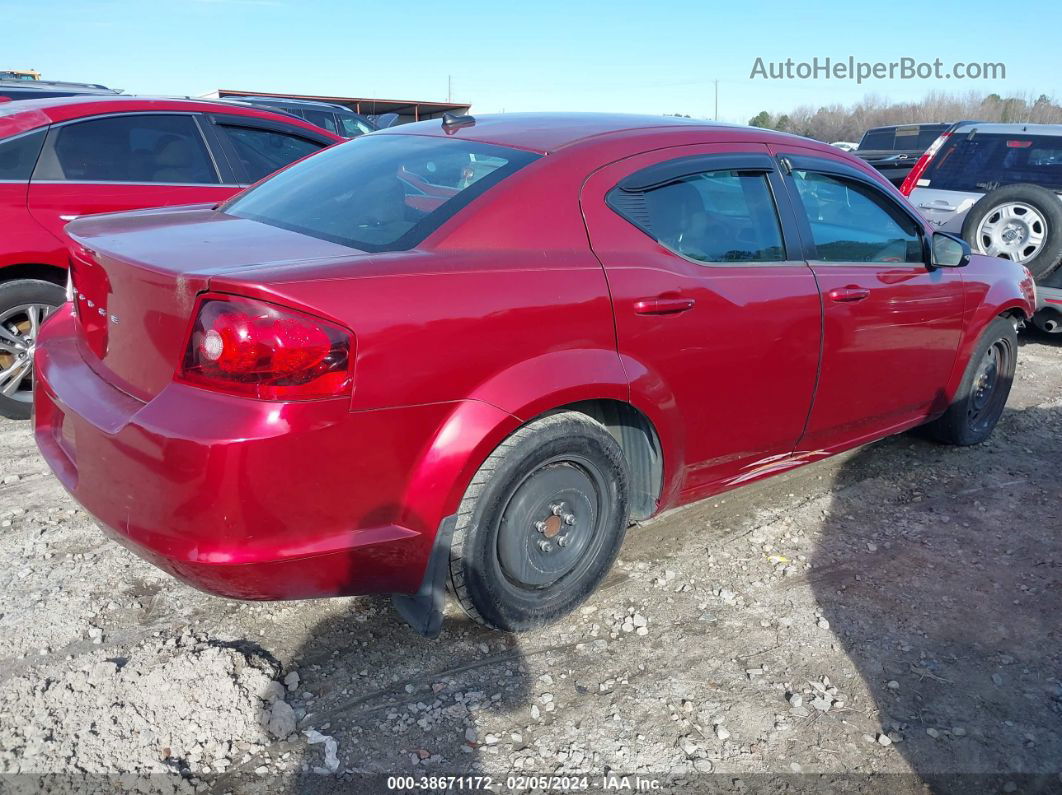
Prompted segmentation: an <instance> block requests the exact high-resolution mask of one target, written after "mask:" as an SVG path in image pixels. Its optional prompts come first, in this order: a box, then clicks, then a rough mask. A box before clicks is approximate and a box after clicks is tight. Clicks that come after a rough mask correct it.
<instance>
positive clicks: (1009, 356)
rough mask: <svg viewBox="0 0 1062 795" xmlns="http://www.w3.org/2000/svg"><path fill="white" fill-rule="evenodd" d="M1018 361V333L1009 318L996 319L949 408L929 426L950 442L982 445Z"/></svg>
mask: <svg viewBox="0 0 1062 795" xmlns="http://www.w3.org/2000/svg"><path fill="white" fill-rule="evenodd" d="M1017 363H1018V332H1017V329H1016V328H1015V326H1014V321H1013V320H1012V319H1011V318H1009V317H997V318H996V319H995V320H993V321H992V322H991V323H990V324H989V326H988V328H987V329H985V332H984V334H982V335H981V339H980V340H979V341H978V343H977V347H976V348H975V349H974V351H973V354H972V355H971V356H970V361H969V364H967V366H966V373H965V374H964V375H963V379H962V382H961V383H960V384H959V389H958V391H957V392H956V394H955V399H954V400H953V401H952V403H951V405H950V406H949V407H948V410H947V411H946V412H945V413H944V415H943V416H941V417H940V418H939V419H937V420H934V421H933V422H931V423H929V425H927V426H926V430H927V431H928V433H929V434H930V435H931V436H932V437H933V438H935V439H937V440H938V441H941V442H945V443H947V444H956V445H971V444H979V443H980V442H983V441H984V440H985V439H987V438H988V437H989V435H990V434H991V433H992V431H993V429H994V428H995V427H996V423H998V422H999V418H1000V417H1002V416H1003V410H1004V409H1005V408H1006V405H1007V398H1008V397H1009V396H1010V388H1011V385H1012V384H1013V382H1014V370H1015V368H1016V367H1017Z"/></svg>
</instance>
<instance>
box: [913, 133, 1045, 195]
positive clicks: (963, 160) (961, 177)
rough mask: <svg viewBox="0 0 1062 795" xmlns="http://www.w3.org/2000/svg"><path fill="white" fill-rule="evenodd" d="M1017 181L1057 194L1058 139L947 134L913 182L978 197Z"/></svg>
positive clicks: (1034, 136)
mask: <svg viewBox="0 0 1062 795" xmlns="http://www.w3.org/2000/svg"><path fill="white" fill-rule="evenodd" d="M1018 182H1031V183H1033V184H1034V185H1041V186H1043V187H1045V188H1048V189H1051V190H1058V191H1062V136H1052V135H1024V134H1021V133H1014V134H1004V133H980V132H976V131H974V132H973V133H963V134H961V135H953V136H952V137H951V138H949V139H948V141H947V143H945V144H944V146H943V147H941V150H940V151H939V152H938V153H937V156H936V157H934V158H933V159H932V160H931V161H929V166H928V167H927V168H926V170H925V172H924V173H923V174H922V179H920V180H919V182H918V184H919V186H920V187H932V188H938V189H940V190H957V191H968V192H971V193H973V192H981V193H983V192H987V191H990V190H995V189H996V188H998V187H1001V186H1003V185H1013V184H1015V183H1018Z"/></svg>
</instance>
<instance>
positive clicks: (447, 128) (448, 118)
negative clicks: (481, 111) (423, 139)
mask: <svg viewBox="0 0 1062 795" xmlns="http://www.w3.org/2000/svg"><path fill="white" fill-rule="evenodd" d="M475 124H476V117H475V116H473V115H471V114H465V115H464V116H461V115H458V114H457V113H454V112H453V111H449V110H448V111H446V112H445V113H444V114H443V115H442V128H443V132H444V133H446V134H447V135H452V134H453V133H455V132H457V131H458V130H460V129H461V128H462V127H473V126H475Z"/></svg>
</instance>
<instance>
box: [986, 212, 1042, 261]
mask: <svg viewBox="0 0 1062 795" xmlns="http://www.w3.org/2000/svg"><path fill="white" fill-rule="evenodd" d="M1046 237H1047V221H1046V220H1044V217H1043V216H1042V215H1041V214H1040V213H1039V211H1037V209H1036V208H1035V207H1033V206H1032V205H1029V204H1025V203H1024V202H1006V203H1005V204H1000V205H999V206H997V207H995V208H993V210H992V211H991V212H989V213H988V215H986V216H985V217H984V219H982V221H981V223H980V225H978V227H977V242H978V244H979V247H980V249H981V251H983V252H984V253H985V254H988V255H990V256H993V257H1002V258H1004V259H1009V260H1011V261H1012V262H1026V261H1028V260H1030V259H1032V258H1033V257H1035V256H1036V255H1037V254H1038V253H1039V252H1040V249H1042V248H1043V246H1044V240H1045V239H1046Z"/></svg>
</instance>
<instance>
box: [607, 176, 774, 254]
mask: <svg viewBox="0 0 1062 795" xmlns="http://www.w3.org/2000/svg"><path fill="white" fill-rule="evenodd" d="M623 193H624V192H623V191H622V190H621V189H620V188H616V189H614V190H613V191H612V192H611V193H610V194H609V197H608V201H609V204H610V205H611V206H612V207H613V209H615V210H616V211H617V212H619V213H620V214H621V215H623V216H624V217H625V218H627V220H629V221H632V223H634V224H635V225H636V226H638V227H639V228H641V229H642V230H643V231H644V232H646V233H647V234H649V235H650V236H651V237H653V238H654V239H656V241H657V242H659V243H660V244H661V245H663V246H665V247H666V248H669V249H670V250H671V251H674V252H675V253H676V254H680V255H681V256H683V257H686V258H687V259H691V260H694V261H696V262H705V263H740V262H781V261H783V260H784V259H785V247H784V245H783V243H782V228H781V225H780V223H779V221H778V212H777V210H776V209H775V205H774V198H773V197H772V195H771V189H770V185H769V184H768V182H767V175H766V174H764V173H762V172H759V173H757V172H744V171H708V172H703V173H700V174H693V175H690V176H685V177H682V178H681V179H676V180H675V181H673V182H668V183H667V184H665V185H661V186H659V187H654V188H650V189H648V190H645V191H641V192H640V193H639V194H638V195H637V196H633V197H632V196H631V195H630V194H627V195H626V196H624V195H623Z"/></svg>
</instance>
